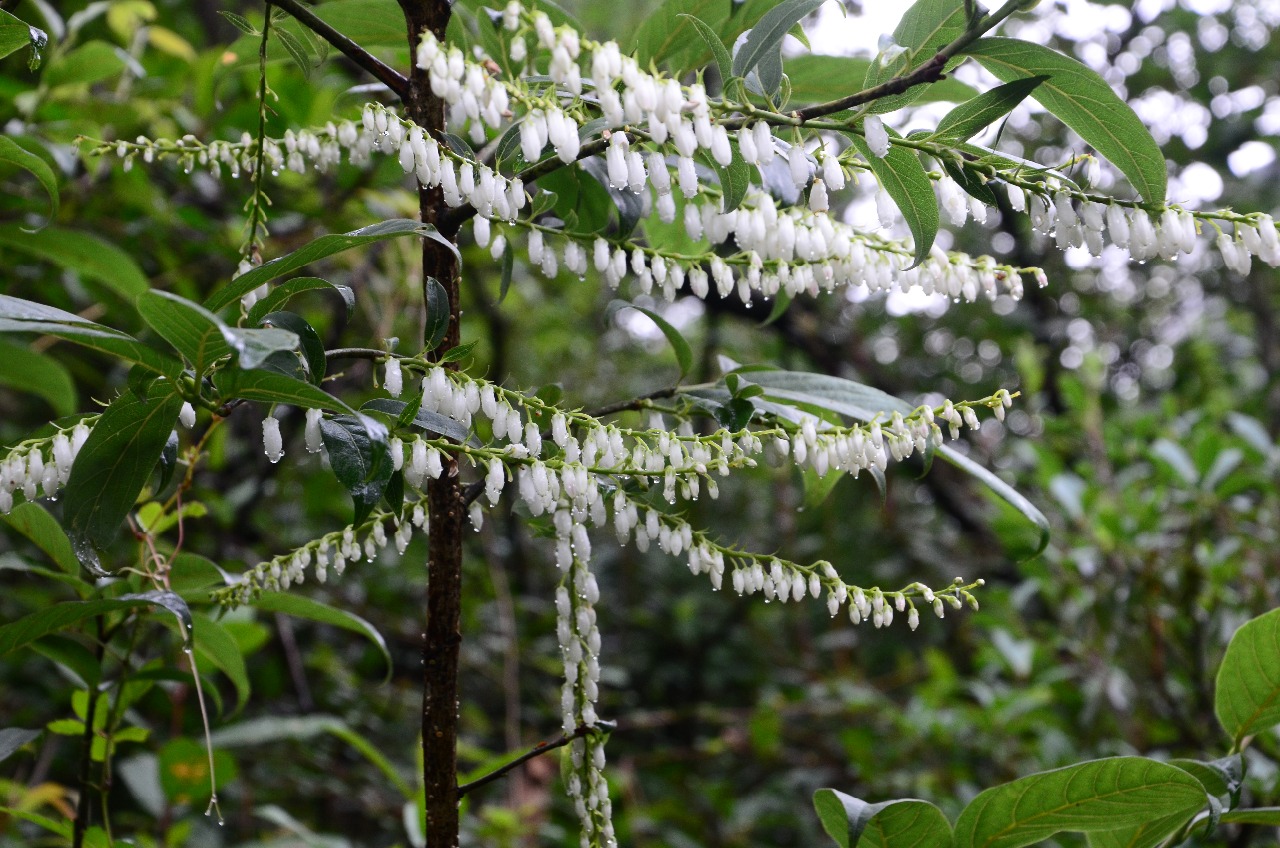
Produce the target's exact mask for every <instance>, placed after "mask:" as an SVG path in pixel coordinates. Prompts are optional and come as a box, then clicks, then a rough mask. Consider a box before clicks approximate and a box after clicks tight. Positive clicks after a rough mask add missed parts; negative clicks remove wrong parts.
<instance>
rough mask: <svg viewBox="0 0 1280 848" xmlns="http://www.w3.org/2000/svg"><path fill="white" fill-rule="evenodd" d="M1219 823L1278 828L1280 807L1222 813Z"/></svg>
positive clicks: (1279, 825)
mask: <svg viewBox="0 0 1280 848" xmlns="http://www.w3.org/2000/svg"><path fill="white" fill-rule="evenodd" d="M1219 821H1221V822H1222V823H1223V824H1260V825H1263V826H1266V827H1280V807H1252V808H1245V809H1242V810H1230V811H1228V812H1225V813H1223V814H1222V818H1221V819H1219Z"/></svg>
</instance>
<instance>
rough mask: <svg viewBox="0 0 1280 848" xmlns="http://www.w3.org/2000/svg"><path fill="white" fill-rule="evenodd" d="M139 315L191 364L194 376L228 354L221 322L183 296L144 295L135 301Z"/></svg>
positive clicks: (166, 293) (223, 327)
mask: <svg viewBox="0 0 1280 848" xmlns="http://www.w3.org/2000/svg"><path fill="white" fill-rule="evenodd" d="M138 314H139V315H141V316H142V320H144V321H146V322H147V324H149V325H150V326H151V329H153V330H155V331H156V332H157V333H159V334H160V337H161V338H163V339H164V340H165V341H167V342H168V343H169V344H171V345H173V346H174V348H175V349H176V350H177V351H178V352H179V353H181V354H182V355H183V356H184V357H185V358H186V360H187V361H188V362H190V363H191V365H192V367H193V368H194V369H195V372H196V375H197V376H202V375H204V374H205V373H207V372H208V370H209V368H210V367H211V366H212V365H213V363H214V362H216V361H217V360H219V359H221V358H222V357H224V356H228V355H230V353H231V348H230V346H229V345H228V343H227V338H226V333H225V329H226V325H225V324H223V323H222V321H221V319H219V318H218V316H216V315H214V314H213V313H212V312H210V311H209V310H207V309H205V308H204V307H202V306H200V305H199V304H197V303H192V302H191V301H189V300H187V299H186V298H184V297H179V296H178V295H176V294H172V293H170V292H163V291H148V292H144V293H143V294H142V295H141V296H140V297H139V298H138Z"/></svg>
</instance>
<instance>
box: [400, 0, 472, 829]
mask: <svg viewBox="0 0 1280 848" xmlns="http://www.w3.org/2000/svg"><path fill="white" fill-rule="evenodd" d="M400 5H401V8H403V10H404V15H405V21H406V22H407V23H408V26H409V55H410V56H411V57H412V56H413V55H414V53H415V52H416V51H417V45H418V41H419V39H420V38H421V36H422V33H423V32H426V31H428V30H430V31H431V32H433V33H434V34H435V36H436V37H437V38H438V39H439V40H440V41H442V42H443V41H444V38H445V28H446V27H447V26H448V23H449V13H450V7H449V4H448V2H447V0H400ZM404 105H405V114H406V117H408V118H409V119H410V120H411V121H413V122H414V123H415V124H418V125H419V126H421V127H422V128H423V129H424V130H427V131H429V132H430V133H431V135H432V136H434V137H435V138H436V140H437V141H439V142H441V143H442V144H443V143H444V104H443V103H442V102H441V101H440V99H439V98H437V97H435V96H434V95H433V94H432V93H431V89H430V87H429V84H428V81H427V73H426V71H424V70H422V69H420V68H418V67H416V66H415V67H413V68H412V69H411V71H410V75H409V91H408V96H407V97H406V99H405V104H404ZM418 197H419V208H420V210H421V216H422V222H423V223H424V224H430V225H432V226H434V227H436V228H437V229H438V230H439V231H440V233H441V235H443V236H444V237H445V238H447V239H449V240H450V241H454V240H456V237H457V226H456V225H451V224H450V222H449V220H448V215H447V212H448V208H447V207H446V206H445V203H444V198H443V196H442V193H441V191H440V189H439V188H435V189H431V190H427V189H423V188H420V189H419V192H418ZM458 270H459V269H458V262H457V260H456V258H455V257H454V255H453V253H452V252H450V251H449V250H447V249H445V248H444V247H443V246H442V245H440V244H437V243H436V242H434V241H432V240H430V239H424V240H423V245H422V277H423V279H422V281H423V286H424V297H423V301H424V303H425V302H426V296H425V291H426V289H425V287H426V285H428V282H429V280H430V278H435V279H436V280H438V281H439V282H440V284H441V285H442V286H443V287H444V290H445V292H446V293H447V294H448V296H449V312H450V315H449V329H448V332H447V334H446V335H445V338H444V342H443V343H442V344H441V345H440V346H439V347H438V348H436V350H435V351H434V354H433V355H434V356H436V357H439V356H441V355H443V354H444V353H445V352H446V351H448V350H450V349H452V348H454V347H457V345H458V319H459V309H458V290H459V286H458ZM450 367H457V366H456V365H451V366H450ZM457 472H458V467H457V463H456V462H452V461H448V462H446V463H445V468H444V473H443V474H442V475H441V476H440V479H439V480H432V481H430V482H429V483H428V484H427V509H428V512H429V515H430V526H429V545H430V553H429V558H428V575H427V620H426V637H425V639H424V641H423V646H422V662H423V669H422V758H423V774H422V777H423V785H424V786H425V787H426V818H427V828H426V839H427V844H428V845H430V846H431V848H455V846H457V844H458V769H457V755H458V648H459V645H460V643H461V641H462V634H461V629H460V627H461V625H460V618H461V609H462V529H463V521H464V507H463V498H462V487H461V485H460V483H459V480H458V476H457Z"/></svg>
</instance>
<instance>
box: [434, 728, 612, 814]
mask: <svg viewBox="0 0 1280 848" xmlns="http://www.w3.org/2000/svg"><path fill="white" fill-rule="evenodd" d="M600 724H601V725H607V724H609V722H600ZM600 729H601V728H600V727H588V726H587V725H585V724H580V725H578V726H577V727H575V728H574V729H573V732H572V733H565V734H561V736H560V738H559V739H555V740H553V741H551V742H539V743H538V744H537V745H534V746H533V747H532V748H530V749H529V750H528V751H525V752H524V753H523V754H521V755H520V756H518V757H516V758H515V759H514V760H512V761H511V762H509V763H507V764H506V765H503V766H499V767H498V768H496V769H494V770H493V771H491V772H489V773H488V774H486V775H485V776H484V777H480V778H477V779H475V780H473V781H471V782H470V783H464V784H462V785H461V786H459V787H458V798H459V799H461V798H462V797H463V796H465V795H466V794H467V793H468V792H470V791H472V790H473V789H479V788H480V787H481V786H486V785H488V784H490V783H493V782H494V781H495V780H497V779H498V778H500V777H502V776H503V775H505V774H508V773H509V772H511V771H514V770H515V769H517V768H519V767H520V766H522V765H524V764H525V763H527V762H529V760H532V759H533V758H535V757H540V756H542V755H543V754H545V753H548V752H549V751H554V750H556V749H557V748H563V747H564V746H565V745H568V744H569V743H570V742H572V741H573V740H575V739H581V738H582V737H584V736H589V735H590V734H592V733H595V732H596V731H598V730H600Z"/></svg>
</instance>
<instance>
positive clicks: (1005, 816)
mask: <svg viewBox="0 0 1280 848" xmlns="http://www.w3.org/2000/svg"><path fill="white" fill-rule="evenodd" d="M1207 801H1208V797H1207V796H1206V795H1205V792H1204V787H1202V786H1201V785H1200V781H1198V780H1196V779H1195V778H1194V777H1192V776H1191V775H1189V774H1187V773H1186V772H1185V771H1183V770H1182V769H1180V768H1177V767H1176V766H1171V765H1169V764H1168V763H1161V762H1158V761H1156V760H1149V759H1146V758H1144V757H1113V758H1110V759H1105V760H1093V761H1091V762H1085V763H1080V764H1078V765H1074V766H1067V767H1066V768H1060V769H1055V770H1053V771H1046V772H1041V773H1039V774H1033V775H1030V776H1028V777H1024V778H1021V779H1020V780H1015V781H1013V782H1012V783H1006V784H1004V785H1003V786H996V787H993V788H991V789H988V790H986V791H985V792H982V793H981V794H979V795H978V797H976V798H974V799H973V801H971V802H970V803H969V805H968V806H967V807H965V809H964V812H962V813H961V814H960V818H959V819H958V820H957V821H956V828H955V839H956V844H958V845H966V846H968V845H971V846H974V848H1018V847H1019V846H1022V845H1031V844H1033V843H1036V842H1040V841H1042V840H1044V839H1048V838H1049V837H1050V836H1053V835H1054V834H1055V833H1059V832H1062V831H1068V832H1083V833H1098V832H1105V831H1114V830H1122V829H1126V828H1131V827H1135V826H1139V825H1142V824H1144V823H1147V822H1150V821H1152V820H1155V819H1163V818H1167V817H1172V816H1177V815H1187V816H1190V815H1192V814H1194V813H1195V812H1196V811H1197V810H1200V809H1201V808H1203V807H1204V806H1205V805H1206V803H1207Z"/></svg>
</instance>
